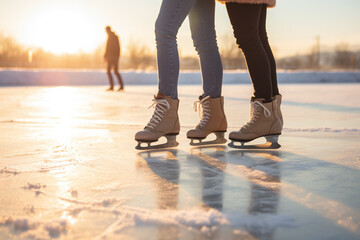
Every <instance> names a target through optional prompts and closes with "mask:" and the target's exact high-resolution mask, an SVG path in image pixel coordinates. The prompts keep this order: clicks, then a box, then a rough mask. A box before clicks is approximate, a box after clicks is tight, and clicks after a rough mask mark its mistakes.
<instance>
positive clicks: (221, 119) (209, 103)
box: [186, 96, 227, 146]
mask: <svg viewBox="0 0 360 240" xmlns="http://www.w3.org/2000/svg"><path fill="white" fill-rule="evenodd" d="M194 109H195V111H197V110H198V111H199V116H200V123H199V124H198V125H197V126H196V127H195V129H191V130H189V131H188V132H187V134H186V135H187V138H189V139H191V142H190V145H192V146H199V145H206V144H222V143H225V142H226V139H225V138H224V133H225V132H226V130H227V121H226V117H225V113H224V97H217V98H211V97H210V96H207V97H205V98H202V97H201V96H200V97H199V101H196V102H195V103H194ZM210 133H214V134H215V135H216V139H215V140H212V141H206V142H203V139H205V138H206V137H207V136H208V135H209V134H210ZM194 141H195V142H194Z"/></svg>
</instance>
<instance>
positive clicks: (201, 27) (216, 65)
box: [189, 0, 223, 98]
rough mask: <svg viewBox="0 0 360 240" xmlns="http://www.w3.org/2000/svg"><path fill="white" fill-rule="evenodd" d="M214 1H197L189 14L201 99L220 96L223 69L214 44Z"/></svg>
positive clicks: (215, 43)
mask: <svg viewBox="0 0 360 240" xmlns="http://www.w3.org/2000/svg"><path fill="white" fill-rule="evenodd" d="M214 16H215V1H209V0H197V1H196V3H195V4H194V6H193V8H192V9H191V11H190V13H189V21H190V29H191V35H192V39H193V41H194V47H195V49H196V51H197V53H198V55H199V57H200V66H201V73H202V78H203V91H204V92H203V94H202V96H203V97H206V96H210V97H212V98H217V97H220V96H221V86H222V76H223V68H222V63H221V58H220V54H219V49H218V46H217V42H216V33H215V25H214V21H215V19H214Z"/></svg>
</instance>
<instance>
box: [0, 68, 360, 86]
mask: <svg viewBox="0 0 360 240" xmlns="http://www.w3.org/2000/svg"><path fill="white" fill-rule="evenodd" d="M121 74H122V76H123V79H124V81H125V84H127V85H155V84H156V83H157V72H156V71H150V72H149V71H134V70H132V71H121ZM223 76H224V77H223V82H224V84H249V83H250V77H249V74H248V72H247V71H245V70H226V71H224V75H223ZM201 81H202V80H201V74H200V72H199V71H181V73H180V76H179V84H181V85H189V84H201ZM278 82H279V83H283V84H291V83H305V84H319V83H360V71H305V70H304V71H278ZM107 84H108V80H107V76H106V72H105V71H104V70H79V69H75V70H72V69H0V86H64V85H66V86H89V85H107Z"/></svg>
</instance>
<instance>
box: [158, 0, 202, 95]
mask: <svg viewBox="0 0 360 240" xmlns="http://www.w3.org/2000/svg"><path fill="white" fill-rule="evenodd" d="M195 1H196V0H181V1H179V0H163V1H162V4H161V8H160V12H159V15H158V18H157V20H156V23H155V35H156V47H157V64H158V76H159V92H161V93H164V94H165V95H166V96H171V97H172V98H173V99H177V84H178V77H179V54H178V49H177V42H176V35H177V33H178V30H179V28H180V26H181V24H182V23H183V21H184V20H185V18H186V16H187V15H188V13H189V11H190V10H191V8H192V7H193V5H194V3H195Z"/></svg>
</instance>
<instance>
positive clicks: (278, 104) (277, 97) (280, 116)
mask: <svg viewBox="0 0 360 240" xmlns="http://www.w3.org/2000/svg"><path fill="white" fill-rule="evenodd" d="M281 99H282V96H281V94H279V95H275V100H276V113H277V114H276V115H277V117H278V118H279V119H280V123H281V130H282V128H283V126H284V120H283V116H282V113H281V108H280V105H281Z"/></svg>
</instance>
